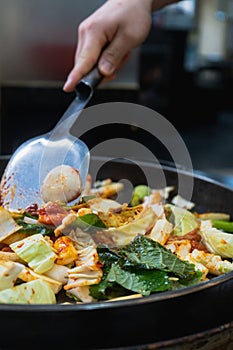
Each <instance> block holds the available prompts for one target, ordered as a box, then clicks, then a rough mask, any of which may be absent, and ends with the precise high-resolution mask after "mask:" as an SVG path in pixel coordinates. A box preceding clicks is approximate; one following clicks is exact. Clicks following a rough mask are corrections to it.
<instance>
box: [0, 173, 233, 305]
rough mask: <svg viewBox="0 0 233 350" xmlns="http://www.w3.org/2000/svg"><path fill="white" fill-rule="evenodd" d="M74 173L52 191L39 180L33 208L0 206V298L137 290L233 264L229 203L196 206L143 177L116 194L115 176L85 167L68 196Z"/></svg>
mask: <svg viewBox="0 0 233 350" xmlns="http://www.w3.org/2000/svg"><path fill="white" fill-rule="evenodd" d="M52 175H53V174H52ZM73 175H74V176H75V178H74V181H73V180H72V181H71V182H70V181H69V182H68V186H69V196H68V197H67V196H64V195H62V194H61V196H58V198H59V199H58V200H54V193H55V192H54V189H52V188H51V186H50V184H49V185H48V184H46V183H43V188H42V190H43V197H44V199H45V204H44V205H43V206H42V207H41V208H38V207H37V205H36V204H34V203H32V205H31V206H30V207H29V208H27V209H26V210H24V211H20V212H9V211H8V210H7V209H6V208H4V207H0V303H25V304H55V303H67V302H68V303H69V302H70V303H88V302H99V301H112V300H119V299H122V298H123V299H124V298H125V299H128V298H135V297H145V296H148V295H150V294H152V293H161V292H165V291H169V290H175V289H179V288H185V287H187V286H190V285H195V284H198V283H202V282H205V281H208V280H209V279H211V278H213V277H214V276H218V275H221V274H225V273H227V272H230V271H232V270H233V263H232V258H233V235H232V233H233V223H232V221H231V217H230V215H229V214H228V213H197V212H195V203H192V202H190V201H187V200H186V199H184V198H182V197H180V196H178V195H173V194H174V193H175V188H173V187H172V186H170V187H166V188H162V189H155V188H149V187H148V186H146V185H143V184H141V185H138V186H136V187H135V188H134V191H133V193H132V197H131V200H130V202H129V203H119V202H118V201H117V200H115V199H114V198H116V196H115V195H117V193H118V192H119V191H124V187H123V185H122V183H120V182H114V181H112V180H111V179H104V180H103V181H98V182H95V183H92V180H91V176H90V175H89V176H88V180H87V184H86V187H85V190H84V192H83V194H82V196H81V197H80V198H79V199H78V200H77V202H76V203H75V204H72V205H69V204H68V202H69V201H70V200H71V199H73V198H74V194H75V190H74V191H72V186H75V181H76V182H77V186H80V184H79V179H78V178H77V174H76V173H75V172H74V174H73ZM52 180H54V179H53V178H52ZM49 181H51V178H49ZM66 181H68V180H66ZM70 191H71V192H70ZM50 194H51V196H52V197H51V196H50ZM56 195H57V194H56ZM114 196H115V197H114ZM51 198H52V199H51ZM56 198H57V197H56ZM67 198H68V199H67ZM61 199H63V201H62V200H61ZM65 199H66V200H65ZM61 295H62V296H63V297H62V298H60V296H61ZM60 300H63V301H60ZM64 300H65V302H64Z"/></svg>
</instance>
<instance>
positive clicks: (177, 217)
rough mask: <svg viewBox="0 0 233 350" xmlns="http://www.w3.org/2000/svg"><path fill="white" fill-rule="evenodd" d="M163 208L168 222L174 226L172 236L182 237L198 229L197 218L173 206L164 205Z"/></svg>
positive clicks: (187, 211)
mask: <svg viewBox="0 0 233 350" xmlns="http://www.w3.org/2000/svg"><path fill="white" fill-rule="evenodd" d="M164 207H165V210H166V211H167V212H168V221H170V222H171V223H172V224H173V225H174V229H173V234H174V235H177V236H183V235H185V234H186V233H189V232H191V231H193V230H195V229H197V228H198V227H199V222H198V220H197V218H196V217H195V215H194V214H193V213H191V212H190V211H189V210H186V209H184V208H179V207H177V206H176V205H173V204H165V206H164Z"/></svg>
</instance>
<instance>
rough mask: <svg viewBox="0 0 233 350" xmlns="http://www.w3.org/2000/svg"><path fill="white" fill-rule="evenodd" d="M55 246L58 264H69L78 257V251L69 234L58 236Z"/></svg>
mask: <svg viewBox="0 0 233 350" xmlns="http://www.w3.org/2000/svg"><path fill="white" fill-rule="evenodd" d="M54 248H55V249H56V252H57V259H56V263H57V264H58V265H68V264H70V263H72V262H74V261H75V260H77V258H78V252H77V250H76V249H75V247H74V244H73V241H72V239H71V238H70V237H68V236H61V237H58V238H57V239H56V241H55V242H54Z"/></svg>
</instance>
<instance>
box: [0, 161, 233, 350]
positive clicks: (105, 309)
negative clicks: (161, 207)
mask: <svg viewBox="0 0 233 350" xmlns="http://www.w3.org/2000/svg"><path fill="white" fill-rule="evenodd" d="M0 164H1V169H3V168H4V166H5V164H6V159H5V160H4V159H2V160H1V163H0ZM141 165H142V166H141ZM159 168H160V167H159V166H158V165H157V164H151V163H138V162H137V164H135V163H134V162H126V161H123V160H114V161H108V160H106V159H103V158H98V157H96V158H93V159H92V160H91V165H90V172H91V173H92V172H95V173H96V175H95V176H97V177H99V178H106V177H111V178H112V179H114V180H121V179H127V180H128V181H129V182H131V183H132V184H134V185H135V184H138V183H142V182H145V181H146V178H147V177H148V176H149V177H150V178H152V179H153V178H154V181H155V183H154V187H157V186H156V185H157V183H156V177H157V173H158V171H160V170H159ZM96 169H98V171H96ZM141 169H143V171H142V170H141ZM163 173H164V175H165V177H166V182H167V184H168V185H174V186H177V183H178V179H180V178H181V180H182V181H183V183H186V182H187V184H188V183H189V180H190V178H191V177H192V176H193V175H192V174H191V173H189V172H188V171H186V170H182V169H175V168H173V167H170V166H167V165H164V166H163ZM145 174H146V176H145ZM191 199H192V201H193V202H195V203H196V210H197V211H207V210H210V211H211V210H212V211H221V212H227V213H229V214H231V215H233V206H232V204H233V200H232V199H233V191H232V190H231V189H229V188H227V187H225V186H223V185H221V184H220V183H217V182H215V181H213V180H210V179H208V178H205V177H202V176H197V175H195V176H194V189H193V195H192V198H191ZM232 311H233V273H228V274H225V275H222V276H219V277H215V278H213V279H212V280H210V281H208V282H203V283H201V284H199V285H197V286H193V287H187V288H184V289H180V290H177V291H171V292H164V293H158V294H154V295H151V296H148V297H144V298H141V299H132V300H129V301H117V302H99V303H91V304H66V305H60V304H57V305H48V306H46V305H0V320H1V337H0V349H21V348H22V349H31V350H33V349H51V348H53V349H71V348H72V349H73V348H74V349H80V350H84V349H131V350H136V349H140V350H144V349H181V350H182V349H192V350H193V349H203V350H210V349H218V350H220V349H224V350H225V349H227V346H229V344H230V341H231V337H232V321H233V313H232ZM216 346H217V347H216ZM229 349H230V347H229Z"/></svg>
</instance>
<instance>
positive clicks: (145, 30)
mask: <svg viewBox="0 0 233 350" xmlns="http://www.w3.org/2000/svg"><path fill="white" fill-rule="evenodd" d="M152 4H153V1H152V0H108V1H107V2H106V3H104V5H102V6H101V7H100V8H99V9H97V10H96V11H95V12H94V13H93V14H92V15H91V16H89V17H88V18H87V19H85V20H84V21H83V22H82V23H81V24H80V25H79V28H78V43H77V48H76V53H75V63H74V67H73V69H72V70H71V72H70V73H69V75H68V78H67V81H66V83H65V85H64V87H63V89H64V91H66V92H70V91H73V90H74V88H75V86H76V84H77V83H78V81H79V80H81V79H82V77H83V76H84V75H85V74H87V73H88V72H89V71H90V70H91V69H92V68H93V67H94V66H95V65H96V64H98V68H99V71H100V73H101V74H103V75H104V76H105V77H106V79H108V80H111V79H113V78H114V77H115V73H116V72H117V70H119V69H120V68H121V66H122V65H123V64H124V63H125V61H126V60H127V59H128V58H129V55H130V52H131V50H132V49H133V48H135V47H137V46H139V45H140V44H141V43H142V42H143V41H144V40H145V39H146V37H147V35H148V34H149V31H150V28H151V12H152Z"/></svg>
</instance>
